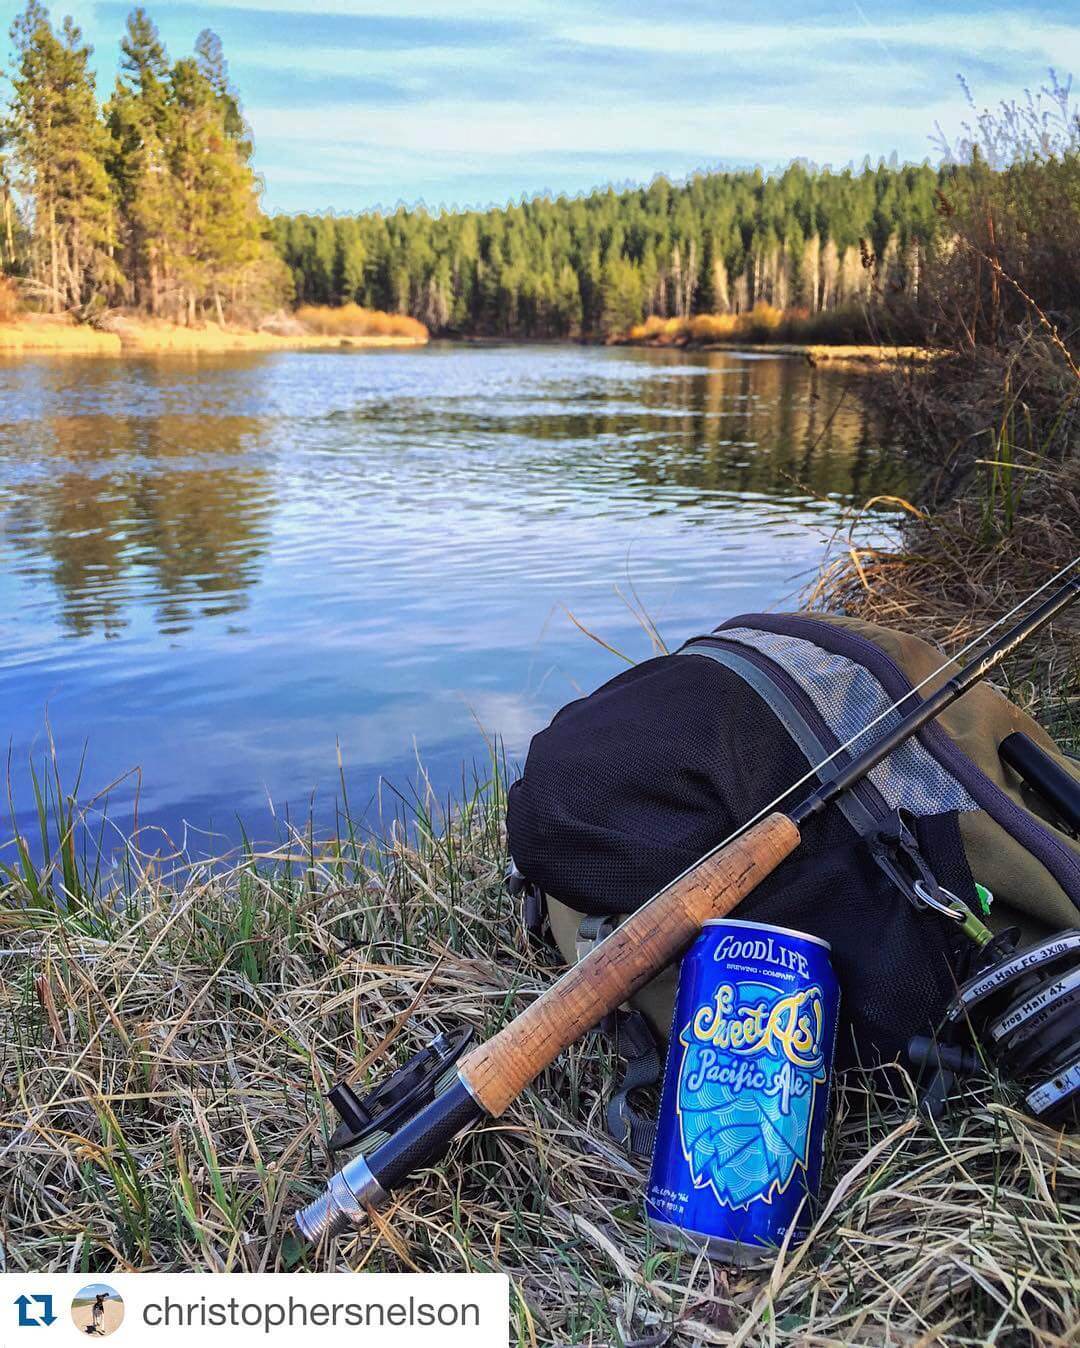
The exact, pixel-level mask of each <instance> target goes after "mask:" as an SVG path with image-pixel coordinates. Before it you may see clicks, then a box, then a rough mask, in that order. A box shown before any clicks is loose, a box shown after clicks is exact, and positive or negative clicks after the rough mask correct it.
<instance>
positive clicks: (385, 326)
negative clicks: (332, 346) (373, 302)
mask: <svg viewBox="0 0 1080 1348" xmlns="http://www.w3.org/2000/svg"><path fill="white" fill-rule="evenodd" d="M296 317H297V319H298V320H299V321H300V322H301V323H303V325H304V327H305V328H307V329H308V330H309V331H311V332H318V333H322V334H323V335H324V336H327V337H411V338H413V339H414V340H415V341H420V342H422V341H426V340H427V336H428V330H427V328H426V327H425V326H424V325H423V323H421V322H420V321H419V319H416V318H412V317H410V316H409V315H408V314H387V313H383V311H382V310H381V309H362V308H361V307H360V305H359V304H342V305H340V306H338V307H336V308H333V307H331V306H329V305H322V304H305V305H303V306H301V308H299V309H297V311H296Z"/></svg>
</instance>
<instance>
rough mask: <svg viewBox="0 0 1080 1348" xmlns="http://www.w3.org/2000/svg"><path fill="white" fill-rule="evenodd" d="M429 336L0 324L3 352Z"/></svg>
mask: <svg viewBox="0 0 1080 1348" xmlns="http://www.w3.org/2000/svg"><path fill="white" fill-rule="evenodd" d="M426 341H427V338H426V337H420V336H415V335H413V336H404V335H397V334H370V333H369V334H362V335H354V334H348V333H318V332H307V331H303V330H300V329H299V325H297V330H296V331H284V332H273V331H260V330H255V329H247V328H234V327H228V326H224V327H222V326H219V325H217V324H213V323H208V324H204V325H202V326H198V327H193V328H189V327H184V326H182V325H180V324H176V323H164V322H155V321H153V320H149V319H139V320H134V319H130V318H124V317H117V318H113V319H110V320H109V321H108V324H107V326H106V327H104V328H95V327H91V326H90V325H88V324H76V323H74V322H72V321H70V320H67V319H62V318H52V317H51V316H45V315H33V316H30V317H26V318H22V319H20V320H19V321H17V322H14V323H3V324H0V356H3V355H16V356H18V355H43V354H53V355H91V356H124V355H154V354H159V353H160V354H171V353H178V354H180V353H182V354H218V353H224V352H231V351H303V350H327V349H328V348H336V347H413V346H422V345H424V343H425V342H426Z"/></svg>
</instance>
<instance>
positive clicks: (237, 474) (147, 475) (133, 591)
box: [0, 414, 274, 636]
mask: <svg viewBox="0 0 1080 1348" xmlns="http://www.w3.org/2000/svg"><path fill="white" fill-rule="evenodd" d="M260 450H261V446H260V438H259V424H258V422H257V421H256V420H255V419H253V418H250V417H218V418H215V419H214V420H213V421H204V420H202V419H201V418H199V417H198V416H178V415H175V414H166V415H163V416H159V417H153V418H148V419H146V420H138V419H134V418H128V417H107V416H103V415H101V414H93V415H89V416H67V417H48V418H45V419H43V420H42V421H40V422H36V423H35V424H34V426H33V429H32V431H30V432H29V433H27V430H26V428H25V427H24V426H22V425H19V424H16V425H14V426H13V425H11V424H10V423H9V424H7V425H4V426H0V473H3V474H4V476H5V478H6V483H5V486H6V490H5V493H4V496H5V504H4V508H3V515H2V521H3V531H4V535H5V537H6V539H7V541H8V542H9V543H10V544H11V546H12V548H13V550H14V551H15V552H16V554H18V557H19V560H18V562H17V570H18V571H19V573H20V574H22V575H24V576H27V577H29V578H43V579H47V580H48V581H49V582H51V584H52V585H53V586H54V587H55V590H56V594H57V599H58V605H57V617H58V620H59V622H60V623H61V624H62V625H63V627H64V628H65V629H66V631H67V633H68V634H70V635H73V636H87V635H89V634H90V633H92V632H94V631H95V630H98V631H101V632H103V633H104V634H105V635H108V636H117V635H118V634H119V633H120V631H121V630H122V628H123V627H124V626H125V625H126V623H127V622H128V621H129V618H130V611H131V609H132V607H133V606H134V605H135V604H137V603H139V602H140V601H142V600H148V601H149V603H150V604H151V605H152V608H153V612H154V617H155V621H156V623H157V626H158V628H159V630H160V631H161V632H163V633H166V634H169V633H176V632H180V631H184V630H186V629H187V628H188V627H190V625H191V624H192V622H194V621H195V620H197V618H198V617H199V615H203V616H208V615H212V614H227V613H236V612H238V611H240V610H241V609H242V608H243V607H244V604H245V595H246V591H247V589H248V588H249V587H250V586H251V585H252V584H254V582H255V580H256V578H257V574H258V563H259V559H260V558H261V556H262V555H263V554H264V552H265V551H266V548H267V545H268V542H269V537H270V521H271V516H272V513H273V504H274V502H273V497H272V490H271V479H270V474H269V472H268V469H267V467H266V465H265V464H264V463H263V462H262V461H261V454H260Z"/></svg>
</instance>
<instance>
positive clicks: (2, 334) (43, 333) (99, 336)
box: [0, 314, 120, 356]
mask: <svg viewBox="0 0 1080 1348" xmlns="http://www.w3.org/2000/svg"><path fill="white" fill-rule="evenodd" d="M27 352H29V353H32V354H36V353H55V354H57V355H63V356H118V355H119V354H120V338H119V337H117V336H116V334H115V333H111V332H99V331H98V329H97V328H92V327H89V326H88V325H86V324H76V323H74V322H73V321H72V320H71V319H69V318H68V317H67V316H66V315H64V316H61V317H56V318H54V317H52V316H46V315H44V314H33V315H31V314H27V315H23V316H22V317H21V318H19V319H17V320H14V321H11V322H0V355H23V354H25V353H27Z"/></svg>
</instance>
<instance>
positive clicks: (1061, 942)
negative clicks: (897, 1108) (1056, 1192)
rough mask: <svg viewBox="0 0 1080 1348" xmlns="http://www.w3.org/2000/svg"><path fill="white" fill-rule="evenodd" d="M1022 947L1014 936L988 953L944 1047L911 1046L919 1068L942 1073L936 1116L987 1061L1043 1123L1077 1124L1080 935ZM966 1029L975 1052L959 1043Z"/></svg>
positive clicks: (929, 1096) (929, 1107)
mask: <svg viewBox="0 0 1080 1348" xmlns="http://www.w3.org/2000/svg"><path fill="white" fill-rule="evenodd" d="M1015 943H1016V933H1015V932H1012V933H1006V934H1005V935H1004V936H1002V937H999V938H998V939H997V940H996V941H995V942H994V943H993V945H992V946H991V947H988V949H987V953H988V954H990V961H989V963H987V964H984V966H983V968H982V969H981V970H980V971H979V973H977V974H976V975H975V976H974V977H973V978H970V979H968V981H967V982H966V983H964V984H963V986H962V987H960V989H959V990H958V991H957V994H956V996H955V997H954V998H953V1001H952V1003H951V1004H950V1006H949V1009H948V1012H947V1013H946V1034H945V1041H944V1042H941V1041H937V1042H935V1041H932V1040H930V1039H929V1038H927V1037H925V1036H918V1037H917V1038H915V1039H913V1040H912V1041H911V1044H910V1045H909V1046H908V1056H909V1057H910V1058H911V1061H912V1063H913V1064H915V1065H916V1066H932V1067H934V1068H935V1069H936V1071H935V1076H934V1078H933V1079H932V1081H931V1083H930V1086H929V1088H928V1090H927V1091H926V1093H925V1095H924V1096H923V1100H922V1107H923V1109H924V1110H925V1111H926V1112H927V1113H929V1114H930V1115H931V1116H932V1117H937V1115H938V1114H940V1112H941V1110H942V1108H943V1107H944V1102H945V1096H946V1094H947V1093H948V1089H949V1087H950V1086H951V1085H952V1082H953V1081H954V1080H955V1078H956V1077H957V1076H959V1075H965V1074H967V1073H969V1072H973V1071H977V1070H978V1069H979V1067H980V1064H981V1063H983V1062H985V1063H989V1064H993V1065H994V1066H996V1067H997V1069H998V1070H999V1071H1000V1072H1001V1074H1002V1075H1003V1076H1006V1077H1009V1078H1011V1079H1012V1080H1014V1081H1016V1082H1017V1083H1018V1084H1019V1086H1020V1087H1021V1089H1022V1090H1023V1091H1024V1103H1025V1106H1026V1108H1027V1110H1028V1112H1029V1113H1030V1114H1031V1115H1032V1116H1033V1117H1035V1118H1036V1119H1039V1120H1041V1121H1043V1122H1046V1123H1059V1124H1062V1125H1068V1123H1069V1122H1070V1121H1072V1122H1075V1120H1076V1115H1077V1112H1078V1106H1080V929H1078V928H1070V929H1068V930H1067V931H1063V932H1059V933H1057V935H1055V936H1050V937H1047V938H1046V939H1045V940H1043V941H1039V942H1038V943H1037V944H1035V945H1033V946H1028V947H1027V948H1026V949H1024V950H1016V948H1015ZM965 1027H967V1028H968V1029H969V1031H970V1034H971V1036H972V1037H973V1039H974V1043H975V1047H974V1049H972V1048H965V1047H962V1046H960V1045H959V1044H957V1043H956V1040H955V1037H956V1036H958V1035H959V1034H960V1033H961V1032H962V1030H963V1029H964V1028H965ZM950 1031H951V1033H950ZM950 1041H951V1042H950Z"/></svg>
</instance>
